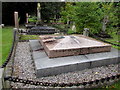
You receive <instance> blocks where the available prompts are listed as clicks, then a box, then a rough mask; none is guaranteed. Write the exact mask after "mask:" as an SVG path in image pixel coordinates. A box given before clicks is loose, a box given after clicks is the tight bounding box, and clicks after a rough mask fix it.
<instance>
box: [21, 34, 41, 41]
mask: <svg viewBox="0 0 120 90" xmlns="http://www.w3.org/2000/svg"><path fill="white" fill-rule="evenodd" d="M20 37H21V38H20V40H30V39H39V35H21V36H20Z"/></svg>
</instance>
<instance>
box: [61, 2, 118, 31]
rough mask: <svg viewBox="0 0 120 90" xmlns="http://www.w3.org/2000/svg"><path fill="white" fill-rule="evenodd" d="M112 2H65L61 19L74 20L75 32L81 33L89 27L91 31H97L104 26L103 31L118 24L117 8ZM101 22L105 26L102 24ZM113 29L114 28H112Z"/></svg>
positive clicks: (64, 20)
mask: <svg viewBox="0 0 120 90" xmlns="http://www.w3.org/2000/svg"><path fill="white" fill-rule="evenodd" d="M115 5H118V4H115V3H113V2H97V3H96V2H76V3H74V4H73V3H66V6H65V8H64V9H63V10H62V12H61V15H62V20H63V22H64V23H66V22H67V21H68V20H70V21H72V22H75V25H76V28H77V32H79V33H82V31H83V29H84V28H89V29H90V31H91V33H99V32H100V31H101V30H103V28H102V27H105V28H104V30H105V32H107V31H110V30H113V28H115V26H116V25H118V23H119V21H118V14H117V12H118V9H117V8H116V6H115ZM103 23H104V24H105V26H103ZM114 30H115V29H114Z"/></svg>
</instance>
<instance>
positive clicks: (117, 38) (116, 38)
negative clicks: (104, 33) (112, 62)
mask: <svg viewBox="0 0 120 90" xmlns="http://www.w3.org/2000/svg"><path fill="white" fill-rule="evenodd" d="M110 35H111V36H112V37H113V38H109V39H105V40H106V41H108V42H111V43H114V44H118V45H120V42H117V41H120V40H119V39H120V35H116V32H113V33H111V34H110ZM112 47H114V48H116V49H119V50H120V47H118V46H114V45H112Z"/></svg>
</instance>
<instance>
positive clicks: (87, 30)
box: [83, 28, 89, 36]
mask: <svg viewBox="0 0 120 90" xmlns="http://www.w3.org/2000/svg"><path fill="white" fill-rule="evenodd" d="M83 35H84V36H88V35H89V28H84V31H83Z"/></svg>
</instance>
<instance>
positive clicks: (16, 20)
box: [14, 12, 19, 28]
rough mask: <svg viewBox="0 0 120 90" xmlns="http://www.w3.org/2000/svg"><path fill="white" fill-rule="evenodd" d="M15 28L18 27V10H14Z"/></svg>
mask: <svg viewBox="0 0 120 90" xmlns="http://www.w3.org/2000/svg"><path fill="white" fill-rule="evenodd" d="M14 20H15V28H19V20H18V12H14Z"/></svg>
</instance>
